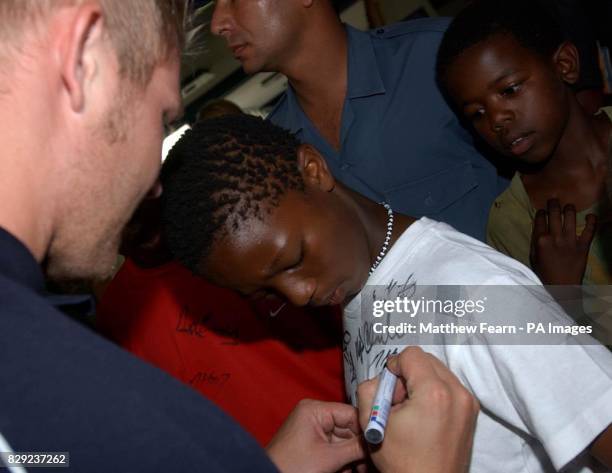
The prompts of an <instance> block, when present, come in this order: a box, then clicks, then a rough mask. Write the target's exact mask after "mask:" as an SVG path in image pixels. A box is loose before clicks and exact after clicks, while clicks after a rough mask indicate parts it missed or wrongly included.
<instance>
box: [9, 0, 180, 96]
mask: <svg viewBox="0 0 612 473" xmlns="http://www.w3.org/2000/svg"><path fill="white" fill-rule="evenodd" d="M82 2H83V0H1V1H0V45H2V46H1V48H0V53H1V54H0V57H1V58H2V60H3V61H4V60H5V56H6V55H7V54H9V55H10V51H11V50H19V42H20V41H21V39H22V37H23V35H24V34H25V32H26V31H28V30H32V31H34V30H35V29H36V28H37V27H38V25H39V24H40V22H42V21H44V20H45V18H46V17H47V16H48V15H49V14H51V13H52V12H53V10H54V9H56V8H60V7H65V6H70V5H78V4H80V3H82ZM99 2H100V5H101V7H102V10H103V12H104V13H103V14H104V20H105V22H106V28H107V31H108V34H109V37H110V40H111V42H112V44H113V46H114V47H115V50H116V51H117V57H118V60H119V66H120V71H121V75H122V77H126V78H129V79H131V80H132V81H134V82H136V83H140V84H146V83H147V82H148V80H149V79H150V76H151V73H152V71H153V69H154V67H155V65H156V64H157V63H158V62H159V61H160V60H162V59H164V58H165V57H166V56H167V55H168V54H170V53H171V52H172V51H174V50H175V49H178V50H180V49H182V47H183V42H184V21H185V19H186V18H187V16H186V11H187V5H188V3H189V0H99ZM7 46H8V48H9V49H8V50H7Z"/></svg>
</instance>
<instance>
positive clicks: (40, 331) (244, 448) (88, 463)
mask: <svg viewBox="0 0 612 473" xmlns="http://www.w3.org/2000/svg"><path fill="white" fill-rule="evenodd" d="M0 321H1V325H0V334H1V336H2V342H1V343H0V366H1V367H2V369H1V370H0V386H1V387H2V388H1V389H0V405H1V406H2V409H0V434H1V435H2V437H4V439H5V440H6V441H7V442H8V444H9V445H10V447H11V448H12V449H13V451H16V452H17V451H19V452H44V451H47V452H68V453H69V455H70V466H71V467H72V468H73V470H71V471H86V472H88V473H97V472H104V473H107V472H109V471H132V472H150V471H171V472H177V473H178V472H192V471H194V469H198V468H201V469H203V470H205V471H207V472H210V473H227V472H236V473H250V472H253V471H258V472H259V471H261V472H271V473H273V472H276V471H277V470H276V468H275V467H274V466H273V465H272V463H271V462H270V460H269V459H268V458H267V457H266V455H265V453H264V451H263V450H262V449H261V448H259V447H258V445H257V443H256V442H255V440H254V439H253V438H251V437H250V436H249V435H247V434H246V433H245V432H244V431H242V430H241V429H240V428H239V427H238V425H237V424H236V423H235V422H234V421H233V420H231V419H230V418H229V417H228V416H227V415H225V414H224V413H222V412H221V411H220V410H219V409H218V408H217V407H216V406H214V405H213V404H212V403H210V402H209V401H208V400H206V399H204V398H203V397H202V396H201V395H200V394H199V393H197V392H196V391H194V390H192V389H189V388H188V387H186V386H184V385H183V383H181V382H179V381H178V380H175V379H172V378H171V377H170V376H168V375H166V374H164V373H162V372H161V371H159V370H157V369H155V368H154V367H153V366H151V365H149V364H147V363H144V362H142V361H140V360H138V359H136V357H134V356H131V355H129V354H128V353H127V352H125V351H124V350H122V349H121V348H119V347H117V346H115V345H114V344H112V343H111V342H109V341H107V340H104V339H102V337H100V336H98V335H96V334H95V333H93V332H92V331H91V330H89V329H88V328H86V327H84V326H82V325H81V324H80V323H77V322H76V321H74V320H72V319H70V318H69V317H67V316H65V315H64V314H62V313H60V312H58V311H57V310H56V309H55V308H54V307H53V306H52V305H51V303H50V301H49V299H48V298H46V297H45V292H44V278H43V273H42V272H41V270H40V268H39V266H38V264H37V262H36V260H35V259H34V257H33V256H32V254H31V253H30V252H29V251H28V249H27V248H26V247H25V246H24V245H23V244H22V243H21V242H20V241H19V240H17V239H16V238H15V237H13V236H12V235H11V234H10V233H8V232H7V231H5V230H4V229H2V228H0ZM2 466H3V462H2V460H1V459H0V468H1V467H2ZM60 470H61V468H60ZM60 470H57V471H60ZM54 471H55V470H54Z"/></svg>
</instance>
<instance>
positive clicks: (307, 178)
mask: <svg viewBox="0 0 612 473" xmlns="http://www.w3.org/2000/svg"><path fill="white" fill-rule="evenodd" d="M297 153H298V165H299V167H300V172H301V173H302V179H304V184H305V185H306V187H308V186H315V187H318V188H319V189H321V190H322V191H325V192H330V191H332V190H333V189H334V187H335V185H336V180H335V179H334V177H333V176H332V174H331V172H329V168H328V167H327V163H326V162H325V159H324V158H323V156H321V153H319V152H318V151H317V150H316V148H315V147H314V146H312V145H309V144H301V145H300V146H299V147H298V151H297Z"/></svg>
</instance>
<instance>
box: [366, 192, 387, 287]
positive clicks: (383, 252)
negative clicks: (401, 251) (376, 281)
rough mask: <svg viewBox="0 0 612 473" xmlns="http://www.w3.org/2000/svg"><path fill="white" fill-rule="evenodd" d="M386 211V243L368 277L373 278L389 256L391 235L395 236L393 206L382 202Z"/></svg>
mask: <svg viewBox="0 0 612 473" xmlns="http://www.w3.org/2000/svg"><path fill="white" fill-rule="evenodd" d="M380 205H382V206H383V207H384V208H385V209H387V234H386V235H385V241H384V242H383V245H382V248H381V249H380V253H378V256H377V257H376V261H374V264H373V265H372V266H371V267H370V272H369V273H368V276H371V275H372V273H373V272H374V270H375V269H376V268H377V267H378V265H379V264H380V262H381V261H382V260H383V258H384V257H385V255H386V254H387V250H388V249H389V242H390V241H391V235H392V234H393V210H392V209H391V206H390V205H389V204H387V203H386V202H381V204H380Z"/></svg>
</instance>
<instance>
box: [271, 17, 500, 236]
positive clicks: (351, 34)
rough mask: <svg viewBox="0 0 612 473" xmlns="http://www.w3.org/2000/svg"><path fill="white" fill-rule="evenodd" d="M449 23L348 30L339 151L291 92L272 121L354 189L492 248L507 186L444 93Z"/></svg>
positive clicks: (417, 22)
mask: <svg viewBox="0 0 612 473" xmlns="http://www.w3.org/2000/svg"><path fill="white" fill-rule="evenodd" d="M448 23H449V20H448V19H443V18H437V19H423V20H415V21H409V22H404V23H397V24H395V25H391V26H389V27H385V28H378V29H376V30H372V31H369V32H362V31H359V30H356V29H354V28H352V27H350V26H347V27H346V29H347V35H348V84H347V95H346V99H345V101H344V108H343V110H342V122H341V130H340V150H339V151H337V150H335V149H334V148H333V146H331V145H330V144H329V143H328V142H327V141H326V140H325V139H324V138H323V137H322V135H321V134H320V133H319V132H318V130H317V129H316V128H315V126H314V125H313V124H312V122H311V121H310V120H309V119H308V117H307V116H306V115H305V114H304V112H303V111H302V108H301V106H300V104H299V102H298V100H297V97H296V96H295V93H294V91H293V90H292V89H291V87H290V88H289V89H288V90H287V92H286V93H285V95H284V96H283V97H282V98H281V100H280V101H279V103H278V105H277V106H276V107H275V109H274V110H273V111H272V113H271V114H270V116H269V119H270V120H271V121H272V122H273V123H276V124H277V125H280V126H283V127H284V128H287V129H289V130H290V131H291V132H293V133H295V134H296V136H297V137H298V138H299V139H300V140H301V141H302V142H305V143H310V144H312V145H314V146H315V147H316V148H317V149H318V150H319V151H320V152H321V153H322V154H323V156H324V157H325V158H326V160H327V163H328V165H329V167H330V169H331V171H332V173H333V174H334V176H335V177H336V178H337V179H338V180H339V181H341V182H343V183H344V184H346V185H347V186H348V187H350V188H352V189H353V190H355V191H357V192H359V193H361V194H363V195H365V196H367V197H369V198H370V199H372V200H376V201H380V202H382V201H386V202H388V203H389V204H390V205H391V207H392V208H393V210H394V211H397V212H400V213H404V214H407V215H411V216H414V217H421V216H428V217H430V218H434V219H436V220H440V221H443V222H446V223H449V224H450V225H452V226H454V227H455V228H456V229H458V230H459V231H462V232H464V233H467V234H469V235H472V236H474V237H476V238H478V239H480V240H484V238H485V228H486V221H487V217H488V212H489V207H490V205H491V203H492V201H493V199H494V198H495V197H496V196H497V195H498V194H499V193H500V192H501V191H503V189H504V188H505V187H506V186H507V181H506V180H505V179H501V178H499V177H498V175H497V171H496V169H495V167H494V166H493V165H492V164H491V163H490V162H489V161H488V160H487V159H486V158H485V157H483V156H482V154H480V153H479V152H478V151H476V149H475V148H474V143H473V140H472V136H471V135H470V133H469V132H468V131H467V130H466V129H465V128H463V127H462V126H461V125H460V124H459V121H458V120H457V118H456V116H455V114H454V113H453V111H452V110H451V109H450V108H449V107H448V105H447V103H446V102H445V100H444V98H443V97H442V95H441V93H440V91H439V90H438V88H437V86H436V83H435V62H436V53H437V50H438V46H439V43H440V41H441V39H442V36H443V34H444V31H445V30H446V28H447V26H448Z"/></svg>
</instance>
